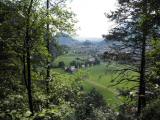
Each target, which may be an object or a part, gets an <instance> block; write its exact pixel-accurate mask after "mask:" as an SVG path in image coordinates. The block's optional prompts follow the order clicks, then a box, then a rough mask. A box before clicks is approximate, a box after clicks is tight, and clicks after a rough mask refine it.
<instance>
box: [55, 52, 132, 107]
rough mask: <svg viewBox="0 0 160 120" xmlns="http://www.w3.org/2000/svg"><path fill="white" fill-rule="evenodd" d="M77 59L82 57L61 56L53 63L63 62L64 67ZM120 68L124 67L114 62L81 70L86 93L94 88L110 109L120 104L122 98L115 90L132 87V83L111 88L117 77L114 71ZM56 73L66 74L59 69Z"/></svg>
mask: <svg viewBox="0 0 160 120" xmlns="http://www.w3.org/2000/svg"><path fill="white" fill-rule="evenodd" d="M77 57H82V56H71V55H63V56H60V57H58V58H57V59H56V61H55V63H56V64H58V62H59V61H64V63H65V64H66V65H69V63H70V62H71V61H73V60H75V59H76V58H77ZM84 57H86V56H83V58H84ZM122 67H124V65H119V64H116V63H114V62H112V63H103V62H102V63H101V64H100V65H95V66H91V67H88V68H83V69H81V71H83V75H85V76H86V77H85V79H84V80H83V82H82V85H83V87H84V90H85V91H86V92H89V91H90V90H91V89H93V88H95V89H96V90H98V91H99V92H100V93H101V94H102V95H103V97H104V99H105V100H106V102H107V104H110V105H111V106H112V107H116V106H118V105H120V104H122V103H123V102H122V101H123V98H121V97H120V96H118V91H117V88H123V87H124V88H127V87H132V86H133V83H130V82H125V83H122V84H120V85H116V86H113V82H112V81H113V80H114V78H115V77H116V76H117V74H116V73H115V69H117V68H122ZM56 71H57V72H60V73H63V74H68V73H65V72H64V70H62V69H59V68H58V69H56ZM130 74H131V73H130ZM132 74H133V73H132ZM68 75H74V74H68Z"/></svg>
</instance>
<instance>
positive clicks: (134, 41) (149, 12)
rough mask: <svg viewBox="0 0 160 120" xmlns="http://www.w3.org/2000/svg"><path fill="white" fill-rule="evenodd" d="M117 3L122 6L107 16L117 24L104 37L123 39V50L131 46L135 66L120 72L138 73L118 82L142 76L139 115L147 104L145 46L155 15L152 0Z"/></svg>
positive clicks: (150, 33) (140, 78) (129, 0)
mask: <svg viewBox="0 0 160 120" xmlns="http://www.w3.org/2000/svg"><path fill="white" fill-rule="evenodd" d="M118 2H119V5H120V6H119V8H118V9H117V10H116V11H114V12H112V13H111V15H108V18H110V19H112V20H115V21H116V23H117V24H118V26H117V27H115V28H114V29H112V31H111V32H110V34H109V35H107V36H105V35H104V37H105V38H106V39H114V40H117V41H120V42H121V43H122V46H123V47H122V46H121V48H120V49H128V50H130V53H131V54H132V56H131V57H132V63H131V64H132V65H134V67H131V68H130V67H129V68H125V70H121V73H120V74H119V75H122V74H124V72H126V71H134V72H137V73H138V74H139V76H132V77H130V78H126V77H125V76H123V78H122V79H121V80H120V81H119V82H118V83H121V82H122V81H124V80H126V81H136V82H137V80H138V79H139V92H138V96H139V98H138V114H140V113H141V110H142V109H143V108H144V107H145V105H146V100H145V97H146V93H145V91H146V85H145V84H146V70H147V68H146V48H147V47H149V43H150V41H151V36H152V35H153V34H152V32H151V31H153V29H152V28H154V27H153V26H154V24H155V22H153V19H151V18H152V16H154V15H153V14H154V13H153V11H154V10H153V8H152V7H153V6H152V4H151V3H152V2H153V1H152V2H151V1H148V0H139V1H137V0H119V1H118ZM154 2H155V1H154ZM154 5H155V4H154ZM155 13H156V12H155ZM124 75H125V74H124Z"/></svg>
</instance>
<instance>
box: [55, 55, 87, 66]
mask: <svg viewBox="0 0 160 120" xmlns="http://www.w3.org/2000/svg"><path fill="white" fill-rule="evenodd" d="M76 58H81V59H87V56H85V55H70V54H67V55H62V56H59V57H58V58H57V59H56V60H55V63H56V64H58V62H60V61H63V62H64V63H65V65H69V64H70V63H71V62H72V61H73V60H76Z"/></svg>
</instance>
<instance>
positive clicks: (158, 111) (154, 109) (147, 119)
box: [141, 100, 160, 120]
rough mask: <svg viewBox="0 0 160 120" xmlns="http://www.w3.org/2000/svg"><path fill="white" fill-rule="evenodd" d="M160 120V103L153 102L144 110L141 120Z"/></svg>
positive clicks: (157, 101)
mask: <svg viewBox="0 0 160 120" xmlns="http://www.w3.org/2000/svg"><path fill="white" fill-rule="evenodd" d="M159 118H160V101H159V100H156V101H152V103H150V104H149V105H147V107H146V108H145V109H144V110H143V113H142V115H141V120H158V119H159Z"/></svg>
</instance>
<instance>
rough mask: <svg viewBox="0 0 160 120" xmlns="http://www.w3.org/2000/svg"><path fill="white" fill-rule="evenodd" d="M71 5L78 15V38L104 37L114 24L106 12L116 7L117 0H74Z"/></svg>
mask: <svg viewBox="0 0 160 120" xmlns="http://www.w3.org/2000/svg"><path fill="white" fill-rule="evenodd" d="M70 7H71V9H72V11H73V12H74V13H75V14H76V15H77V16H76V18H77V20H78V23H77V25H76V27H77V28H80V29H78V30H77V37H78V38H84V39H86V38H90V39H91V38H102V34H106V33H108V31H109V30H110V29H111V28H112V27H113V26H114V23H113V22H111V21H110V20H109V19H107V18H106V17H105V14H104V13H105V12H106V13H110V11H111V10H114V9H115V8H116V0H73V1H72V2H71V4H70Z"/></svg>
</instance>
